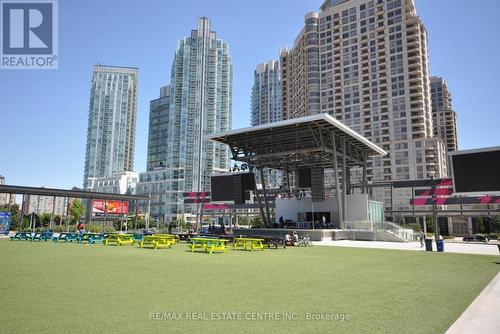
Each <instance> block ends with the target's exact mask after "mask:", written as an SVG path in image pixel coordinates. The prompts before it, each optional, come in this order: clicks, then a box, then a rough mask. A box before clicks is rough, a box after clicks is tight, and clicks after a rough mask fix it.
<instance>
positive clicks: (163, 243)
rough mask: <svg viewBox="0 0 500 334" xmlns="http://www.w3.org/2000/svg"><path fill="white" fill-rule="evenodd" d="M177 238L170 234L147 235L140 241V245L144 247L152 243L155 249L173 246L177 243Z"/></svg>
mask: <svg viewBox="0 0 500 334" xmlns="http://www.w3.org/2000/svg"><path fill="white" fill-rule="evenodd" d="M175 242H176V241H175V238H174V237H172V236H171V235H168V234H153V235H145V236H144V239H143V240H142V241H141V242H140V243H139V247H140V248H143V247H144V245H151V246H153V248H154V249H158V248H160V247H166V248H171V247H172V245H175Z"/></svg>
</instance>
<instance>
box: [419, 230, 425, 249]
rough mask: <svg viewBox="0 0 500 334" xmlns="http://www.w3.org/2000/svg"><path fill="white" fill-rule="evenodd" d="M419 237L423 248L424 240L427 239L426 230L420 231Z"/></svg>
mask: <svg viewBox="0 0 500 334" xmlns="http://www.w3.org/2000/svg"><path fill="white" fill-rule="evenodd" d="M418 238H419V239H420V248H423V247H424V241H425V235H424V232H422V231H420V234H419V236H418Z"/></svg>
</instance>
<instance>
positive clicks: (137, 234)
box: [133, 233, 144, 243]
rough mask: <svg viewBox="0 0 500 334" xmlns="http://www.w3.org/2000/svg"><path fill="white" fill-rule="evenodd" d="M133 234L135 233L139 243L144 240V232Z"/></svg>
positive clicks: (136, 240)
mask: <svg viewBox="0 0 500 334" xmlns="http://www.w3.org/2000/svg"><path fill="white" fill-rule="evenodd" d="M133 235H134V241H135V242H137V243H139V242H141V241H142V240H144V234H142V233H134V234H133Z"/></svg>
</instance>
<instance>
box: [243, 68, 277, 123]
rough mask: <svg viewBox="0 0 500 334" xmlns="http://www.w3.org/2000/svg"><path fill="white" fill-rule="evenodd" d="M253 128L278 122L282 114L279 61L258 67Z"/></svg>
mask: <svg viewBox="0 0 500 334" xmlns="http://www.w3.org/2000/svg"><path fill="white" fill-rule="evenodd" d="M251 108H252V115H251V116H252V119H251V122H252V126H256V125H260V124H265V123H273V122H278V121H281V120H282V119H283V117H282V114H281V83H280V68H279V62H278V61H274V60H272V61H269V62H267V63H263V64H259V65H257V68H256V69H255V72H254V82H253V87H252V106H251Z"/></svg>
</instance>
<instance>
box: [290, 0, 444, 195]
mask: <svg viewBox="0 0 500 334" xmlns="http://www.w3.org/2000/svg"><path fill="white" fill-rule="evenodd" d="M281 61H282V64H281V73H282V85H283V90H282V109H283V113H284V115H285V116H287V117H288V118H293V117H299V116H304V115H309V114H314V113H319V112H321V113H329V114H330V115H333V116H334V117H336V118H337V119H339V120H341V121H342V122H344V123H345V124H346V125H347V126H349V127H351V128H352V129H353V130H355V131H357V132H358V133H360V134H361V135H363V136H365V137H366V138H368V139H370V140H371V141H373V142H375V143H376V144H378V145H379V146H381V147H382V148H383V149H384V150H386V151H387V152H389V154H388V155H387V156H386V157H383V158H375V159H373V160H372V161H371V163H370V164H369V167H368V175H369V178H370V179H372V180H404V179H418V178H427V177H429V176H434V177H441V176H446V174H447V164H446V148H445V146H444V143H443V142H442V141H441V140H440V139H439V138H435V137H434V136H433V125H432V107H431V92H430V76H429V60H428V44H427V32H426V30H425V27H424V25H423V23H422V22H421V20H420V18H419V17H418V16H417V13H416V10H415V5H414V2H413V0H327V1H325V2H324V3H323V5H322V6H321V9H320V11H319V12H315V13H309V14H307V15H306V18H305V26H304V28H303V29H302V31H301V32H300V34H299V36H298V37H297V38H296V40H295V44H294V46H293V48H291V49H289V50H282V51H281ZM318 105H319V107H318ZM352 175H353V177H354V178H355V177H356V176H357V173H356V172H355V171H354V172H353V174H352ZM354 181H356V180H354ZM374 195H376V194H374ZM381 195H382V196H381V197H385V196H383V195H384V194H381ZM376 197H378V198H380V197H379V196H376ZM407 202H408V201H407Z"/></svg>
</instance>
